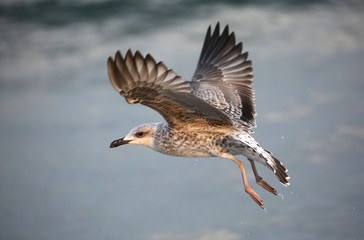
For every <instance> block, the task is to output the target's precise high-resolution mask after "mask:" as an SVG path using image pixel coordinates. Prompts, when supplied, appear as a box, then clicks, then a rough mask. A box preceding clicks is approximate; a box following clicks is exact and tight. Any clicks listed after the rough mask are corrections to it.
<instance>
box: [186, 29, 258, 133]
mask: <svg viewBox="0 0 364 240" xmlns="http://www.w3.org/2000/svg"><path fill="white" fill-rule="evenodd" d="M242 50H243V44H242V43H241V42H240V43H238V44H236V43H235V34H234V32H232V33H230V34H229V27H228V26H226V27H225V29H224V30H223V31H222V33H221V34H220V24H219V23H217V25H216V27H215V29H214V31H213V33H212V35H211V26H210V27H209V28H208V30H207V33H206V36H205V41H204V44H203V47H202V51H201V55H200V58H199V61H198V64H197V68H196V71H195V73H194V75H193V77H192V81H191V82H190V86H191V88H192V89H193V91H192V93H193V94H194V95H196V96H197V97H199V98H201V99H203V100H204V101H206V102H207V103H209V104H210V105H212V106H214V107H215V108H217V109H220V110H221V111H223V112H224V113H225V114H227V115H228V116H229V118H230V119H231V121H232V122H233V123H234V125H235V126H237V127H243V128H244V129H246V130H247V131H251V130H250V129H251V128H253V127H255V126H256V124H255V115H256V112H255V103H254V90H253V89H252V88H251V85H252V84H253V79H254V77H253V68H252V62H251V61H248V60H247V58H248V53H247V52H245V53H242Z"/></svg>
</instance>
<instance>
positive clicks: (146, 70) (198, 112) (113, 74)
mask: <svg viewBox="0 0 364 240" xmlns="http://www.w3.org/2000/svg"><path fill="white" fill-rule="evenodd" d="M108 72H109V78H110V82H111V84H112V85H113V86H114V88H115V89H116V91H118V92H119V93H120V94H121V95H122V96H124V97H125V99H126V101H127V102H128V103H141V104H143V105H146V106H148V107H151V108H153V109H154V110H156V111H158V112H159V113H160V114H161V115H162V116H163V117H164V118H165V120H166V121H167V122H168V124H169V125H170V126H174V127H177V126H184V125H186V123H188V124H190V125H193V124H199V125H201V124H210V125H229V126H232V122H231V120H230V118H229V117H228V116H227V115H226V114H225V113H223V112H222V111H220V110H219V109H217V108H215V107H213V106H211V105H209V104H208V103H207V102H206V101H204V100H202V99H200V98H198V97H196V96H195V95H193V94H192V93H191V92H192V89H191V87H190V84H189V83H188V82H185V81H184V80H183V79H182V78H181V77H179V76H177V75H176V74H175V73H174V71H173V70H168V69H167V67H166V66H165V65H164V64H163V63H162V62H159V63H156V61H155V60H154V59H153V57H152V56H150V55H149V54H148V55H147V56H146V57H145V58H144V57H143V56H142V55H141V54H140V53H139V51H137V52H136V53H135V54H134V56H133V54H132V53H131V50H130V49H129V50H128V52H127V53H126V56H125V58H123V57H122V55H121V54H120V52H119V51H118V52H117V53H116V55H115V59H114V60H113V59H112V58H111V57H109V59H108Z"/></svg>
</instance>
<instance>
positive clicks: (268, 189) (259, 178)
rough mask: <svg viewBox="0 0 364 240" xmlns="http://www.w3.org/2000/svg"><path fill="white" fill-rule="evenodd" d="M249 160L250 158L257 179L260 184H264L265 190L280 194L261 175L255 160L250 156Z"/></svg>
mask: <svg viewBox="0 0 364 240" xmlns="http://www.w3.org/2000/svg"><path fill="white" fill-rule="evenodd" d="M248 160H249V162H250V164H251V165H252V169H253V172H254V176H255V181H256V182H257V183H258V184H259V185H260V186H262V187H263V188H264V189H265V190H267V191H269V192H271V193H273V194H274V195H277V194H278V193H277V191H276V190H275V189H274V188H273V187H272V186H271V185H269V184H268V183H266V182H265V181H264V180H263V178H262V177H261V176H259V174H258V171H257V169H256V167H255V163H254V160H252V159H249V158H248Z"/></svg>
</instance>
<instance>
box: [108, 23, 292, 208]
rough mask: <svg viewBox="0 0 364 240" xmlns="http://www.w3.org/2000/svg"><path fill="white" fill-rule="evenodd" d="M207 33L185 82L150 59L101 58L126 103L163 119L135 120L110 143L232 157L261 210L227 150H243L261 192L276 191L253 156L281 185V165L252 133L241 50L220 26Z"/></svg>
mask: <svg viewBox="0 0 364 240" xmlns="http://www.w3.org/2000/svg"><path fill="white" fill-rule="evenodd" d="M219 32H220V31H219V24H217V26H216V28H215V30H214V32H213V34H212V35H211V29H210V28H209V29H208V32H207V34H206V38H205V42H204V46H203V49H202V52H201V56H200V59H199V62H198V66H197V69H196V71H195V74H194V76H193V78H192V81H191V82H186V81H183V80H182V79H181V78H180V77H179V76H177V75H176V74H175V73H174V72H173V71H172V70H168V69H167V68H166V67H165V66H164V64H163V63H161V62H159V63H156V62H155V61H154V59H153V58H152V57H151V56H150V55H149V54H148V55H147V56H146V57H145V58H144V57H143V56H142V55H141V54H140V53H139V52H138V51H137V52H136V53H135V55H134V56H133V55H132V53H131V51H130V50H129V51H128V52H127V54H126V57H125V58H123V57H122V56H121V54H120V53H119V52H117V54H116V56H115V60H112V59H111V58H109V60H108V70H109V76H110V80H111V83H112V84H113V86H114V88H115V89H116V90H117V91H118V92H120V94H121V95H123V96H124V97H125V98H126V101H127V102H128V103H141V104H144V105H146V106H149V107H151V108H153V109H155V110H156V111H158V112H159V113H160V114H161V115H162V116H163V117H164V118H165V120H166V122H160V123H153V124H143V125H141V126H138V127H136V128H134V129H132V130H131V131H130V133H129V134H128V135H127V136H126V137H124V138H121V139H118V140H115V141H114V142H112V143H111V145H110V147H117V146H119V145H124V144H140V145H144V146H147V147H150V148H152V149H153V150H155V151H158V152H160V153H163V154H167V155H172V156H181V157H196V158H200V157H223V158H227V159H230V160H233V161H234V162H236V163H237V164H238V165H239V167H240V169H241V171H242V176H243V180H244V187H245V190H246V192H247V193H248V194H249V195H250V196H251V197H252V198H253V200H254V201H255V202H257V203H258V204H259V205H260V206H261V207H263V203H262V199H261V198H260V197H259V196H258V194H257V193H256V192H255V191H254V190H253V189H252V188H251V186H250V185H249V184H248V182H247V179H246V174H245V167H244V164H243V163H242V162H241V161H240V160H238V159H236V158H235V157H234V155H244V156H246V157H247V158H248V160H249V162H250V163H251V166H252V169H253V172H254V175H255V177H256V182H257V183H258V184H259V185H261V186H262V187H263V188H265V189H267V190H268V191H270V192H272V193H274V194H277V192H276V190H275V189H274V188H273V187H271V186H270V185H269V184H267V183H266V182H265V181H263V179H262V178H261V177H260V176H259V175H258V172H257V170H256V167H255V163H254V162H255V161H257V162H260V163H262V164H263V165H265V166H266V167H268V168H270V169H271V170H273V171H274V173H275V174H276V176H277V178H278V180H279V181H280V182H281V183H282V184H283V185H288V184H289V183H288V179H289V176H288V175H287V174H286V172H287V170H286V168H285V167H283V165H282V164H281V162H280V161H278V160H277V159H276V158H274V157H273V156H272V154H271V153H270V152H268V151H266V150H264V149H263V148H262V147H261V146H260V145H259V143H258V142H257V141H255V140H254V138H253V137H251V136H250V133H251V132H252V131H251V128H252V127H255V115H256V114H255V109H254V91H253V89H252V88H251V87H250V86H251V84H252V83H253V75H252V67H251V65H252V64H251V61H248V60H247V56H248V54H247V53H241V50H242V44H241V43H239V44H235V36H234V33H231V34H229V32H228V27H226V28H225V29H224V31H223V33H222V34H221V35H220V33H219Z"/></svg>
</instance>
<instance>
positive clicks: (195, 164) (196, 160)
mask: <svg viewBox="0 0 364 240" xmlns="http://www.w3.org/2000/svg"><path fill="white" fill-rule="evenodd" d="M197 162H198V159H195V163H194V164H193V165H194V166H195V167H196V166H197Z"/></svg>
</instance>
